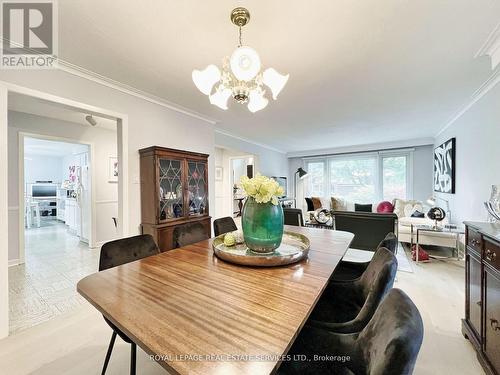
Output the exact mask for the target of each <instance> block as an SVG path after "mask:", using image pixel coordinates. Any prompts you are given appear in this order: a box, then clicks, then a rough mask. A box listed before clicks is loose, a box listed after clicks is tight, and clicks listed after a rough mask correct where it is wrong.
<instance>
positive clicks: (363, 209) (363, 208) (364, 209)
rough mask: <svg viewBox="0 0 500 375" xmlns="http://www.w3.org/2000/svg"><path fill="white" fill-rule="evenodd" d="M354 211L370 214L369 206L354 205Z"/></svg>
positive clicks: (370, 208) (370, 206) (370, 207)
mask: <svg viewBox="0 0 500 375" xmlns="http://www.w3.org/2000/svg"><path fill="white" fill-rule="evenodd" d="M354 211H356V212H372V205H371V204H358V203H355V204H354Z"/></svg>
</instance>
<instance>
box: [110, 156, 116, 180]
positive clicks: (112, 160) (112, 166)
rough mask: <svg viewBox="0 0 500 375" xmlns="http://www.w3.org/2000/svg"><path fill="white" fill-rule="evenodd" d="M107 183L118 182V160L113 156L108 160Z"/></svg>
mask: <svg viewBox="0 0 500 375" xmlns="http://www.w3.org/2000/svg"><path fill="white" fill-rule="evenodd" d="M108 182H118V158H117V157H114V156H112V157H110V158H109V165H108Z"/></svg>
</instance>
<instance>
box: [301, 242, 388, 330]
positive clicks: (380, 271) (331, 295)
mask: <svg viewBox="0 0 500 375" xmlns="http://www.w3.org/2000/svg"><path fill="white" fill-rule="evenodd" d="M397 269H398V261H397V259H396V257H395V256H394V254H393V253H392V252H390V251H389V250H387V249H386V248H383V247H382V248H380V249H378V250H377V252H376V253H375V255H374V256H373V259H372V261H371V262H370V264H369V265H368V267H367V269H366V270H365V272H363V274H362V275H361V277H360V278H358V279H356V280H354V281H346V282H335V281H332V282H329V283H328V285H327V287H326V289H325V291H324V292H323V295H322V296H321V297H320V299H319V301H318V303H317V304H316V307H315V308H314V310H313V312H312V313H311V316H310V318H309V320H308V323H309V324H310V325H313V326H316V327H322V328H325V329H329V330H331V331H334V332H337V333H354V332H360V331H361V330H362V329H363V328H365V326H366V325H367V324H368V322H369V321H370V319H371V318H372V316H373V314H374V313H375V310H376V309H377V307H378V305H379V304H380V301H382V299H383V298H384V297H385V295H386V294H387V292H389V290H390V289H391V288H392V286H393V284H394V278H395V277H396V271H397Z"/></svg>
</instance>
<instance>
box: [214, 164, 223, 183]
mask: <svg viewBox="0 0 500 375" xmlns="http://www.w3.org/2000/svg"><path fill="white" fill-rule="evenodd" d="M223 174H224V169H223V168H222V167H215V181H222V176H223Z"/></svg>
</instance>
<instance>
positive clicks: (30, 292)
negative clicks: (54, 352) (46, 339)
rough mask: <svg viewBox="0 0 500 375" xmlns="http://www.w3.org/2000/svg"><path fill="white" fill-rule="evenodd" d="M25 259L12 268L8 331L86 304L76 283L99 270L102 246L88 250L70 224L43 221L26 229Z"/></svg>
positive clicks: (40, 321)
mask: <svg viewBox="0 0 500 375" xmlns="http://www.w3.org/2000/svg"><path fill="white" fill-rule="evenodd" d="M25 233H26V250H25V251H26V262H25V263H24V264H21V265H17V266H12V267H10V268H9V331H10V334H13V333H17V332H19V331H22V330H24V329H26V328H29V327H32V326H34V325H37V324H39V323H42V322H45V321H47V320H49V319H52V318H53V317H55V316H57V315H60V314H62V313H65V312H68V311H71V310H73V309H74V308H75V307H78V306H80V305H81V304H82V303H85V301H84V299H83V298H82V297H81V296H80V295H78V293H77V292H76V283H77V282H78V280H80V279H81V278H83V277H84V276H86V275H88V274H90V273H93V272H96V271H97V265H98V261H99V249H89V248H88V246H87V245H86V244H84V243H82V242H80V241H79V238H78V237H76V236H72V235H70V234H68V233H67V227H66V226H65V225H64V224H63V223H60V222H57V221H55V220H43V225H42V226H41V227H40V228H33V229H29V230H26V232H25Z"/></svg>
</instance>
